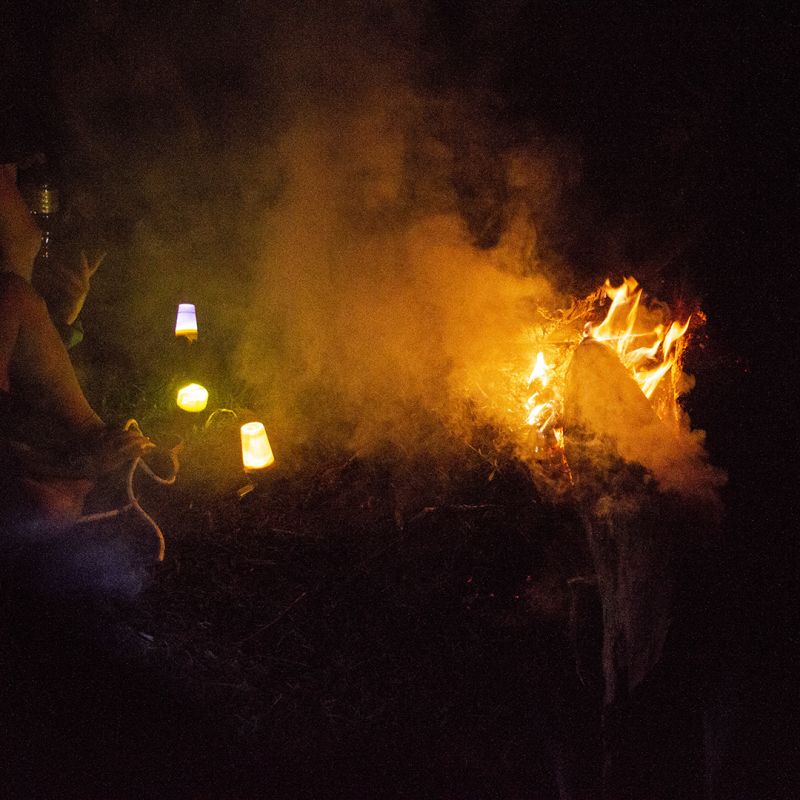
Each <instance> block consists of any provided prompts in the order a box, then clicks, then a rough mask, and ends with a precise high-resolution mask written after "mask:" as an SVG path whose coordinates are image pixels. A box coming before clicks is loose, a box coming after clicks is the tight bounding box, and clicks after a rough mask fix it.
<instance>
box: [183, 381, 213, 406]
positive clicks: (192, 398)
mask: <svg viewBox="0 0 800 800" xmlns="http://www.w3.org/2000/svg"><path fill="white" fill-rule="evenodd" d="M206 405H208V389H206V388H205V386H201V385H200V384H199V383H190V384H189V385H188V386H184V387H183V388H182V389H178V408H182V409H183V410H184V411H192V412H198V411H202V410H203V409H204V408H205V407H206Z"/></svg>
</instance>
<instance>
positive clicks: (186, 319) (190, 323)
mask: <svg viewBox="0 0 800 800" xmlns="http://www.w3.org/2000/svg"><path fill="white" fill-rule="evenodd" d="M175 335H176V336H185V337H186V338H187V339H188V340H189V341H190V342H194V341H196V340H197V314H196V313H195V309H194V303H178V316H177V318H176V320H175Z"/></svg>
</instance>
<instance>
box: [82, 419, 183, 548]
mask: <svg viewBox="0 0 800 800" xmlns="http://www.w3.org/2000/svg"><path fill="white" fill-rule="evenodd" d="M123 429H124V430H126V431H129V430H135V431H136V432H137V433H140V434H141V433H142V429H141V428H140V427H139V423H138V422H137V421H136V420H135V419H129V420H128V421H127V422H126V423H125V425H124V426H123ZM142 435H143V434H142ZM163 452H165V453H167V455H169V458H170V461H171V462H172V475H170V476H169V477H167V478H162V477H161V476H160V475H158V474H156V473H155V472H154V471H153V470H152V469H151V467H150V465H149V464H148V463H147V462H146V461H145V460H144V459H143V458H142V457H141V456H138V457H137V458H135V459H134V460H133V461H131V465H130V467H129V468H128V477H127V481H126V487H127V491H128V503H127V505H124V506H121V507H120V508H115V509H112V510H111V511H101V512H99V513H97V514H85V515H84V516H82V517H79V518H78V520H76V524H79V525H81V524H84V523H88V522H100V521H101V520H105V519H112V518H113V517H116V516H119V515H120V514H122V513H123V512H126V511H131V510H132V511H135V512H136V513H137V514H139V516H140V517H141V518H142V519H143V520H144V521H145V522H146V523H147V524H148V525H149V526H150V527H151V528H152V529H153V532H154V533H155V535H156V538H157V539H158V557H157V561H158V562H159V563H161V562H162V561H163V560H164V551H165V549H166V543H165V540H164V532H163V531H162V530H161V528H160V527H159V524H158V523H157V522H156V521H155V520H154V519H153V517H152V516H150V514H148V513H147V511H145V510H144V509H143V508H142V506H141V504H140V503H139V499H138V498H137V497H136V492H135V490H134V485H133V478H134V476H135V475H136V470H137V469H141V470H142V471H143V472H144V473H146V474H147V475H148V476H149V477H150V478H152V479H153V480H154V481H155V482H156V483H159V484H161V485H162V486H171V485H172V484H173V483H175V481H176V480H177V478H178V470H179V469H180V464H179V463H178V456H177V455H176V453H175V451H174V450H164V451H163Z"/></svg>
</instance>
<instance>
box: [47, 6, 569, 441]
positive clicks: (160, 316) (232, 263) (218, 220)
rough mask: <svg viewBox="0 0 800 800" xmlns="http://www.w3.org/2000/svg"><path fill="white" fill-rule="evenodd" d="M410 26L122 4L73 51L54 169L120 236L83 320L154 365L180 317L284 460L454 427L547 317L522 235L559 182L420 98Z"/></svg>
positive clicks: (344, 11) (252, 10)
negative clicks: (68, 158) (215, 350)
mask: <svg viewBox="0 0 800 800" xmlns="http://www.w3.org/2000/svg"><path fill="white" fill-rule="evenodd" d="M422 12H423V10H422V9H419V8H417V9H416V11H415V12H414V13H412V10H411V8H410V7H409V6H407V5H406V4H402V3H363V4H362V3H353V4H344V5H343V6H342V5H341V4H336V7H333V6H330V7H329V6H328V5H326V4H318V5H316V6H313V5H306V6H304V7H302V8H298V7H295V8H293V9H292V10H291V11H273V10H267V9H266V8H261V7H260V6H258V5H250V6H241V7H239V8H238V9H237V10H236V11H231V16H229V17H228V18H225V19H219V18H215V17H211V16H209V17H208V18H205V19H204V18H203V17H202V14H201V12H196V11H193V12H188V11H183V12H179V11H176V15H175V17H174V18H171V19H169V20H164V19H161V18H158V17H156V16H153V15H148V14H147V12H146V11H141V12H134V11H131V10H126V8H125V6H124V5H121V4H120V5H116V6H115V5H111V6H109V7H108V8H106V10H105V11H104V12H103V13H101V12H97V11H95V12H93V14H92V15H90V17H89V19H88V21H87V24H85V25H79V26H76V27H75V29H73V30H72V31H71V33H70V34H69V35H68V37H67V42H66V43H65V45H64V47H63V53H64V56H63V58H64V59H65V61H66V62H67V64H68V67H69V68H64V70H63V86H62V94H63V97H64V100H65V107H66V108H67V110H68V114H69V123H70V128H71V132H72V135H73V137H74V140H75V142H76V143H77V147H76V149H75V152H76V153H77V155H76V156H75V157H74V163H73V165H72V166H73V169H74V170H75V172H76V174H77V173H78V172H79V171H82V173H83V174H93V175H94V176H95V180H96V183H95V186H94V187H93V188H94V190H95V193H96V195H98V196H99V197H100V198H101V200H100V202H101V203H102V204H103V205H104V207H103V208H102V209H99V208H88V209H84V213H85V215H86V216H88V217H92V216H93V215H94V216H98V217H105V218H106V219H109V218H110V219H117V220H118V221H120V225H119V226H118V228H117V229H116V230H115V231H112V235H114V234H116V235H117V236H118V237H121V240H122V241H123V242H124V246H125V248H126V249H125V252H124V253H123V254H118V255H117V257H116V259H115V256H114V253H113V245H114V242H113V241H112V243H111V247H112V256H111V257H110V259H109V262H108V265H107V267H106V274H105V275H103V274H102V273H101V274H100V275H99V276H98V279H97V287H96V288H97V297H98V299H97V300H95V305H94V306H91V307H90V309H91V310H92V311H93V312H94V313H95V319H97V320H98V323H97V324H98V327H102V329H103V333H102V335H103V336H105V337H106V342H107V343H110V344H109V346H112V345H113V346H114V347H116V348H117V349H118V350H120V351H122V353H123V354H124V355H126V356H127V357H128V358H129V363H132V364H138V365H141V364H143V363H156V362H158V359H159V358H160V356H161V354H160V349H161V348H162V347H163V336H164V335H165V334H168V331H169V326H170V324H171V322H172V315H173V313H174V305H175V303H176V302H177V301H179V300H193V301H195V302H196V303H197V305H198V308H199V314H200V318H201V325H203V324H205V331H206V332H207V334H208V335H211V336H216V338H217V342H218V343H220V342H221V343H223V345H222V349H223V350H224V352H223V353H222V357H223V358H224V360H225V361H226V362H227V363H228V366H229V367H234V374H233V378H234V379H236V381H237V385H238V386H245V387H247V388H248V397H249V398H254V400H252V403H253V404H254V405H255V406H257V410H258V411H260V412H262V413H264V414H266V416H267V417H268V419H269V421H270V424H271V426H272V427H273V429H276V430H277V431H278V432H279V435H281V436H283V438H284V441H286V442H288V443H290V444H291V443H293V442H300V441H302V440H304V439H307V438H309V437H320V436H327V435H330V436H332V437H333V438H334V439H337V440H339V441H340V442H341V441H343V440H344V441H347V442H348V443H350V444H354V445H355V446H357V447H359V448H362V449H369V448H370V446H371V445H373V444H376V443H378V442H379V441H380V440H381V439H389V440H392V439H395V440H397V439H402V440H403V441H406V442H407V441H408V437H409V436H410V435H411V434H412V432H413V429H414V426H413V424H412V425H408V424H407V422H408V421H409V417H410V416H411V415H413V413H414V412H415V411H416V410H418V409H420V408H422V409H426V410H429V411H433V412H435V413H437V414H440V415H443V416H448V415H450V414H451V412H452V411H453V410H454V409H455V408H456V405H457V403H459V402H461V401H462V400H463V399H464V386H463V384H464V382H465V378H466V376H467V374H468V373H469V372H470V371H472V370H474V369H480V368H482V367H483V365H485V364H486V363H487V360H491V359H496V358H498V357H500V358H502V357H503V354H504V353H506V354H507V353H508V351H509V348H512V347H513V346H515V343H517V342H518V341H519V340H520V337H521V336H522V335H523V331H524V325H525V323H526V322H527V321H528V320H529V319H530V316H531V314H532V309H533V308H535V306H536V305H538V304H545V305H551V304H552V302H553V299H554V298H553V296H552V292H551V290H550V288H549V285H548V283H547V281H545V280H544V278H542V277H540V275H539V273H540V272H541V268H542V267H543V266H544V265H543V264H542V263H540V262H541V258H540V253H539V250H540V249H541V247H540V245H541V243H540V242H539V241H537V236H536V227H535V222H536V220H535V219H534V216H535V214H534V212H536V213H539V214H542V215H544V214H547V213H549V211H550V205H551V200H552V198H553V197H554V196H556V195H557V194H558V184H559V181H560V175H559V169H560V167H559V165H558V164H557V161H558V159H557V158H555V157H554V154H553V152H552V148H551V147H545V146H544V145H543V144H542V142H537V143H536V144H535V145H532V146H531V147H530V148H528V149H527V150H525V149H524V148H520V147H519V145H518V144H517V145H516V146H515V147H514V148H511V147H506V146H501V145H500V144H497V143H492V141H491V139H492V130H491V128H490V126H489V125H488V123H487V121H486V119H485V118H484V116H482V113H481V108H480V103H477V104H476V105H475V106H474V107H472V106H471V103H472V100H473V98H472V97H469V92H467V93H465V94H464V95H462V96H457V95H454V94H453V93H452V92H450V91H448V90H446V89H440V90H436V91H433V90H431V89H430V88H429V87H426V84H425V81H424V80H421V79H420V75H419V73H420V63H421V62H422V61H424V59H423V57H422V56H423V52H422V48H421V46H420V42H419V40H420V28H421V26H422V20H423V18H424V14H423V13H422ZM122 29H124V34H123V33H121V32H120V31H121V30H122ZM189 32H190V35H189ZM125 221H127V224H128V225H129V227H128V228H126V227H125V224H126V222H125ZM509 222H513V224H510V225H509ZM120 227H122V228H123V230H122V231H121V232H120V230H119V228H120ZM506 228H507V229H508V230H507V231H506V234H505V236H504V238H503V239H502V241H501V242H500V244H499V246H495V247H487V246H486V240H487V238H488V239H489V240H490V243H491V244H496V240H497V238H498V236H499V235H500V234H501V233H503V231H504V229H506ZM491 240H494V241H491ZM115 270H116V274H112V272H113V271H115ZM125 272H127V274H124V273H125ZM121 273H123V274H122V275H121ZM120 278H122V280H120ZM123 291H125V292H126V293H125V294H123ZM143 332H144V333H143Z"/></svg>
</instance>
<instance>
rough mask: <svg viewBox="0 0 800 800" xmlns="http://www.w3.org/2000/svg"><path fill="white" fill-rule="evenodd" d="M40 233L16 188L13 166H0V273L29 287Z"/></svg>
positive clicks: (15, 174)
mask: <svg viewBox="0 0 800 800" xmlns="http://www.w3.org/2000/svg"><path fill="white" fill-rule="evenodd" d="M41 244H42V232H41V231H40V230H39V228H38V227H37V225H36V222H35V221H34V219H33V216H32V215H31V213H30V211H29V210H28V206H27V205H26V203H25V200H24V199H23V197H22V195H21V194H20V192H19V189H18V188H17V167H16V164H0V269H2V270H3V271H4V272H15V273H16V274H17V275H19V276H20V277H21V278H24V279H25V280H26V281H28V282H29V283H30V280H31V276H32V275H33V262H34V261H35V260H36V255H37V253H38V252H39V248H40V247H41Z"/></svg>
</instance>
